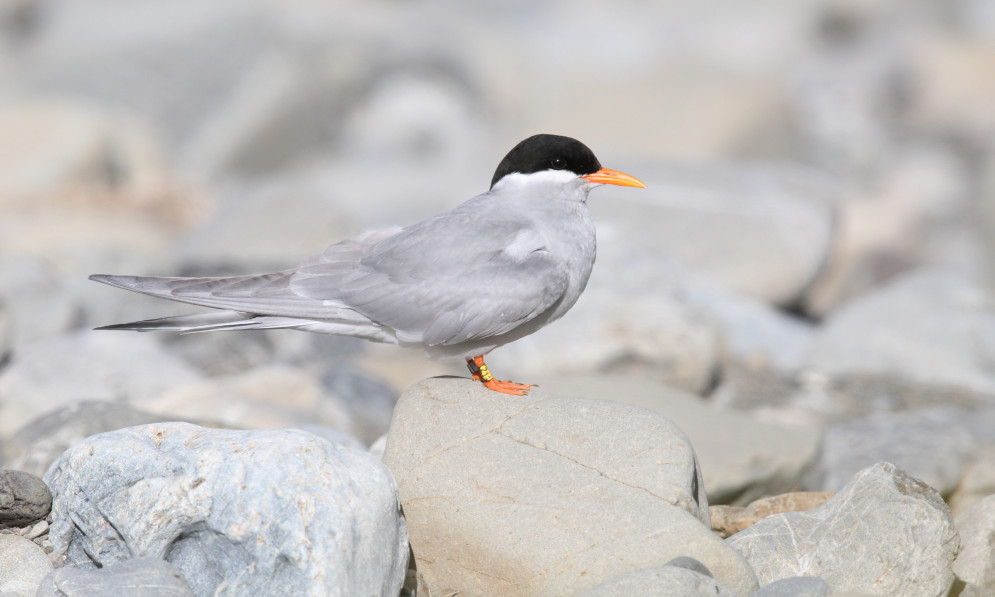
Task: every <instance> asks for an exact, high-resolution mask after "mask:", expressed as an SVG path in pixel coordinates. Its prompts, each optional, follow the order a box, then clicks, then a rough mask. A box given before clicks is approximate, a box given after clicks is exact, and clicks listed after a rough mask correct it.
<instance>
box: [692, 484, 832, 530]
mask: <svg viewBox="0 0 995 597" xmlns="http://www.w3.org/2000/svg"><path fill="white" fill-rule="evenodd" d="M833 495H834V494H832V493H829V492H807V491H793V492H791V493H782V494H780V495H773V496H770V497H765V498H761V499H759V500H755V501H752V502H750V503H749V504H748V505H747V506H745V507H743V506H711V507H710V510H711V514H712V530H713V531H715V532H716V533H717V534H718V535H719V536H720V537H729V536H731V535H735V534H736V533H738V532H740V531H742V530H743V529H748V528H750V527H751V526H753V525H755V524H757V523H758V522H760V521H761V520H763V519H765V518H767V517H768V516H772V515H774V514H780V513H782V512H804V511H805V510H811V509H812V508H816V507H818V506H821V505H822V504H824V503H826V501H827V500H829V499H830V498H831V497H833Z"/></svg>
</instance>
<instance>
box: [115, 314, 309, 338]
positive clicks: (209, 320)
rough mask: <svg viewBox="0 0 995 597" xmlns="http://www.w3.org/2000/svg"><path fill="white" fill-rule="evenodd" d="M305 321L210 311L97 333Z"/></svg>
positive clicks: (278, 325) (287, 325)
mask: <svg viewBox="0 0 995 597" xmlns="http://www.w3.org/2000/svg"><path fill="white" fill-rule="evenodd" d="M308 323H310V322H308V321H306V320H300V319H293V318H290V317H267V316H262V317H259V316H256V315H253V314H252V313H243V312H240V311H211V312H209V313H196V314H194V315H176V316H173V317H160V318H158V319H146V320H144V321H132V322H130V323H115V324H114V325H105V326H102V327H99V328H96V329H98V330H131V331H137V332H155V331H172V332H183V333H195V332H211V331H222V330H241V329H268V328H290V327H301V326H302V325H307V324H308Z"/></svg>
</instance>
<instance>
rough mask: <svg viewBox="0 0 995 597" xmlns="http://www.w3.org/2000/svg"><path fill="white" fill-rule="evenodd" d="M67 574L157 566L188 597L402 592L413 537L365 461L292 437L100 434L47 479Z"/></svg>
mask: <svg viewBox="0 0 995 597" xmlns="http://www.w3.org/2000/svg"><path fill="white" fill-rule="evenodd" d="M46 479H47V482H48V483H49V486H50V487H52V489H53V495H54V496H55V500H54V506H53V513H52V516H53V524H52V530H51V538H52V544H53V546H54V548H55V551H56V552H57V553H65V554H66V556H67V560H66V564H67V565H70V566H77V567H91V568H92V567H94V566H108V565H111V564H114V563H117V562H121V561H124V560H128V559H130V558H133V557H144V556H149V557H156V558H164V559H166V560H167V561H169V562H170V563H172V564H173V565H174V566H176V567H177V568H178V569H179V570H180V571H181V572H182V574H183V576H184V577H185V578H186V579H187V582H188V583H189V584H190V588H191V589H192V590H193V592H194V593H195V594H196V595H236V594H259V595H267V594H295V595H303V594H311V593H314V594H327V595H342V596H346V595H357V594H376V595H385V596H386V595H390V596H391V597H393V596H395V595H397V593H398V591H399V590H400V587H401V584H402V582H403V580H404V574H405V567H406V563H407V554H408V546H407V531H406V528H405V524H404V521H403V519H402V518H401V517H400V510H399V507H398V503H397V495H396V493H395V491H396V490H395V488H394V483H393V480H392V479H391V476H390V473H389V471H387V469H386V467H384V466H383V464H382V463H381V462H380V461H379V460H377V459H376V458H374V457H373V456H370V455H369V454H367V453H365V452H362V451H358V450H352V449H349V448H346V447H342V446H340V445H336V444H333V443H331V442H328V441H325V440H323V439H320V438H318V437H316V436H314V435H312V434H310V433H306V432H302V431H294V430H273V431H230V430H216V429H205V428H201V427H197V426H194V425H189V424H185V423H164V424H160V425H144V426H140V427H132V428H128V429H123V430H120V431H113V432H108V433H102V434H100V435H96V436H93V437H90V438H88V439H87V440H86V441H84V442H82V443H80V444H77V445H76V446H75V447H73V448H71V449H70V450H68V451H67V452H66V453H65V454H63V455H62V457H61V458H60V459H59V460H58V461H57V462H56V464H55V465H53V466H52V468H51V469H50V470H49V472H48V474H47V475H46Z"/></svg>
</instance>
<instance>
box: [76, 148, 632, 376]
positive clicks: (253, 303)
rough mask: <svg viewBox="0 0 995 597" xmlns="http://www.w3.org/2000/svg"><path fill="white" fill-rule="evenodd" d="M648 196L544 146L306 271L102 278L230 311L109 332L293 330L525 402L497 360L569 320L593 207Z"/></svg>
mask: <svg viewBox="0 0 995 597" xmlns="http://www.w3.org/2000/svg"><path fill="white" fill-rule="evenodd" d="M605 184H609V185H618V186H623V187H637V188H646V185H645V184H644V183H643V182H641V181H640V180H638V179H636V178H634V177H632V176H630V175H628V174H625V173H623V172H619V171H616V170H611V169H608V168H603V167H602V166H601V163H600V162H599V161H598V158H596V157H595V155H594V153H593V152H592V151H591V150H590V149H589V148H588V147H587V146H586V145H584V144H583V143H581V142H580V141H578V140H576V139H573V138H571V137H565V136H561V135H551V134H538V135H533V136H531V137H529V138H527V139H525V140H523V141H521V142H520V143H518V144H517V145H515V147H514V148H512V149H511V151H509V152H508V154H507V155H506V156H505V157H504V159H502V160H501V162H500V163H499V164H498V167H497V170H495V172H494V176H493V177H492V179H491V186H490V189H489V190H487V191H486V192H484V193H481V194H480V195H477V196H476V197H473V198H472V199H469V200H467V201H465V202H464V203H462V204H460V205H458V206H457V207H455V208H453V209H451V210H449V211H446V212H444V213H441V214H439V215H436V216H433V217H430V218H428V219H427V220H424V221H422V222H419V223H417V224H413V225H410V226H407V227H399V226H392V227H388V228H383V229H379V230H371V231H367V232H363V233H361V234H359V235H357V236H353V237H351V238H347V239H345V240H342V241H340V242H338V243H335V244H333V245H331V246H329V247H328V248H326V249H325V250H324V251H322V252H321V253H318V254H316V255H313V256H311V257H309V258H307V259H306V260H304V261H303V263H301V264H300V265H298V266H297V267H295V268H292V269H286V270H282V271H277V272H271V273H263V274H253V275H242V276H227V277H194V278H191V277H156V276H123V275H106V274H95V275H92V276H90V279H91V280H94V281H96V282H101V283H103V284H108V285H110V286H115V287H117V288H122V289H125V290H130V291H133V292H139V293H142V294H147V295H152V296H156V297H161V298H165V299H170V300H173V301H179V302H182V303H190V304H193V305H198V306H202V307H209V308H213V309H216V310H215V311H209V312H204V313H197V314H193V315H179V316H173V317H164V318H158V319H149V320H145V321H136V322H131V323H120V324H114V325H108V326H104V327H100V328H96V329H98V330H135V331H143V332H146V331H157V330H169V331H177V332H183V333H189V332H207V331H216V330H217V331H220V330H246V329H274V328H292V329H298V330H306V331H310V332H319V333H328V334H339V335H345V336H355V337H358V338H363V339H366V340H372V341H376V342H384V343H391V344H397V345H400V346H403V347H412V348H421V349H423V350H424V351H425V352H426V353H427V355H428V356H429V357H430V358H434V359H452V358H459V359H463V360H465V361H466V364H467V367H468V369H469V370H470V373H471V375H472V378H473V379H474V380H475V381H479V382H482V383H483V385H484V386H485V387H486V388H488V389H490V390H494V391H495V392H500V393H503V394H511V395H518V396H522V395H525V394H526V393H527V392H528V391H529V389H530V388H532V384H520V383H515V382H511V381H502V380H498V379H495V378H494V376H493V375H492V374H491V372H490V370H489V369H488V368H487V365H486V364H485V363H484V355H486V354H487V353H489V352H490V351H491V350H493V349H495V348H497V347H499V346H503V345H505V344H507V343H509V342H513V341H515V340H518V339H520V338H522V337H524V336H527V335H529V334H532V333H534V332H535V331H537V330H539V329H540V328H542V327H544V326H546V325H547V324H549V323H551V322H553V321H556V320H557V319H559V318H560V317H562V316H563V315H564V314H565V313H566V312H567V311H568V310H569V309H570V308H571V307H573V305H574V303H576V302H577V299H578V298H579V297H580V295H581V293H582V292H583V291H584V288H585V287H586V285H587V281H588V279H589V277H590V275H591V271H592V268H593V266H594V261H595V253H596V235H595V225H594V220H593V217H592V215H591V212H590V210H589V209H588V206H587V196H588V193H589V192H590V191H591V189H593V188H594V187H597V186H601V185H605Z"/></svg>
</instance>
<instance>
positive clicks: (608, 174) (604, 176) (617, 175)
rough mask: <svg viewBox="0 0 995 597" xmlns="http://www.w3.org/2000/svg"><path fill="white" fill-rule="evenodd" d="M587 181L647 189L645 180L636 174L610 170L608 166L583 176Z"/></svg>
mask: <svg viewBox="0 0 995 597" xmlns="http://www.w3.org/2000/svg"><path fill="white" fill-rule="evenodd" d="M581 178H583V179H584V180H586V181H587V182H593V183H597V184H614V185H618V186H620V187H637V188H640V189H645V188H646V185H645V184H644V183H643V181H641V180H639V179H638V178H636V177H634V176H629V175H628V174H626V173H624V172H619V171H618V170H610V169H608V168H602V169H601V170H598V171H597V172H592V173H591V174H585V175H584V176H581Z"/></svg>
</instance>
